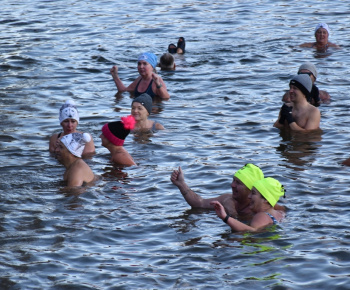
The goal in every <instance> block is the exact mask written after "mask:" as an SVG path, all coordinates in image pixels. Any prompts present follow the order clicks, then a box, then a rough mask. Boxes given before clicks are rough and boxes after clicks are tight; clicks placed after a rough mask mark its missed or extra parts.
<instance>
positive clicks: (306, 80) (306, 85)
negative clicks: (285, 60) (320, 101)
mask: <svg viewBox="0 0 350 290" xmlns="http://www.w3.org/2000/svg"><path fill="white" fill-rule="evenodd" d="M290 85H293V86H296V87H297V88H298V89H299V90H301V92H302V93H303V94H304V95H305V96H306V97H307V96H309V94H310V93H311V90H312V81H311V79H310V77H309V76H308V75H305V74H301V75H296V76H294V77H293V78H292V79H291V81H290V82H289V86H290Z"/></svg>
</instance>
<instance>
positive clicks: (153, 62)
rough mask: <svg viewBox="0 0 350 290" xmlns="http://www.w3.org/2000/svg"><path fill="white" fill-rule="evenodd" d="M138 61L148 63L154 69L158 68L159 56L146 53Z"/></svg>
mask: <svg viewBox="0 0 350 290" xmlns="http://www.w3.org/2000/svg"><path fill="white" fill-rule="evenodd" d="M137 61H138V62H139V61H146V62H148V63H149V64H150V65H151V66H152V67H153V69H155V68H156V66H157V56H156V55H155V54H154V53H152V52H144V53H142V54H140V55H139V57H138V59H137Z"/></svg>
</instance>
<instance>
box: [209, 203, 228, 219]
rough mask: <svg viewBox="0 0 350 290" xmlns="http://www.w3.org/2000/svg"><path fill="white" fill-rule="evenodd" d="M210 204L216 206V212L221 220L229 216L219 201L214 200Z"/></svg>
mask: <svg viewBox="0 0 350 290" xmlns="http://www.w3.org/2000/svg"><path fill="white" fill-rule="evenodd" d="M210 204H211V205H213V206H214V209H215V212H216V214H217V216H218V217H219V218H221V219H224V218H225V217H226V215H227V214H226V211H225V208H224V207H223V205H222V204H221V203H220V202H218V201H217V200H214V201H212V202H210Z"/></svg>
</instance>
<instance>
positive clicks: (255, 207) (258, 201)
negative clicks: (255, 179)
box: [248, 187, 266, 212]
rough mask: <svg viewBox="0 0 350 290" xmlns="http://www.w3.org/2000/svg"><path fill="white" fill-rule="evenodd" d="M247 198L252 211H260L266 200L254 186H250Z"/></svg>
mask: <svg viewBox="0 0 350 290" xmlns="http://www.w3.org/2000/svg"><path fill="white" fill-rule="evenodd" d="M248 198H249V200H250V205H249V206H250V209H251V210H252V211H253V212H260V211H261V210H262V208H263V207H262V206H263V204H264V203H265V202H266V200H265V198H264V197H263V196H262V195H261V194H260V192H259V191H258V190H257V189H256V188H255V187H253V188H252V190H251V193H250V194H249V196H248Z"/></svg>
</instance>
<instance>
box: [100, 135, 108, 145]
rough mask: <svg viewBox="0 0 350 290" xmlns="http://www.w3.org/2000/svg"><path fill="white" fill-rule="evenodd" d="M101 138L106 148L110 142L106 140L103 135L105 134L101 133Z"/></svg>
mask: <svg viewBox="0 0 350 290" xmlns="http://www.w3.org/2000/svg"><path fill="white" fill-rule="evenodd" d="M100 138H101V145H102V146H104V147H106V146H107V144H108V143H109V140H108V139H107V138H106V136H105V135H103V133H101V135H100Z"/></svg>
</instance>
